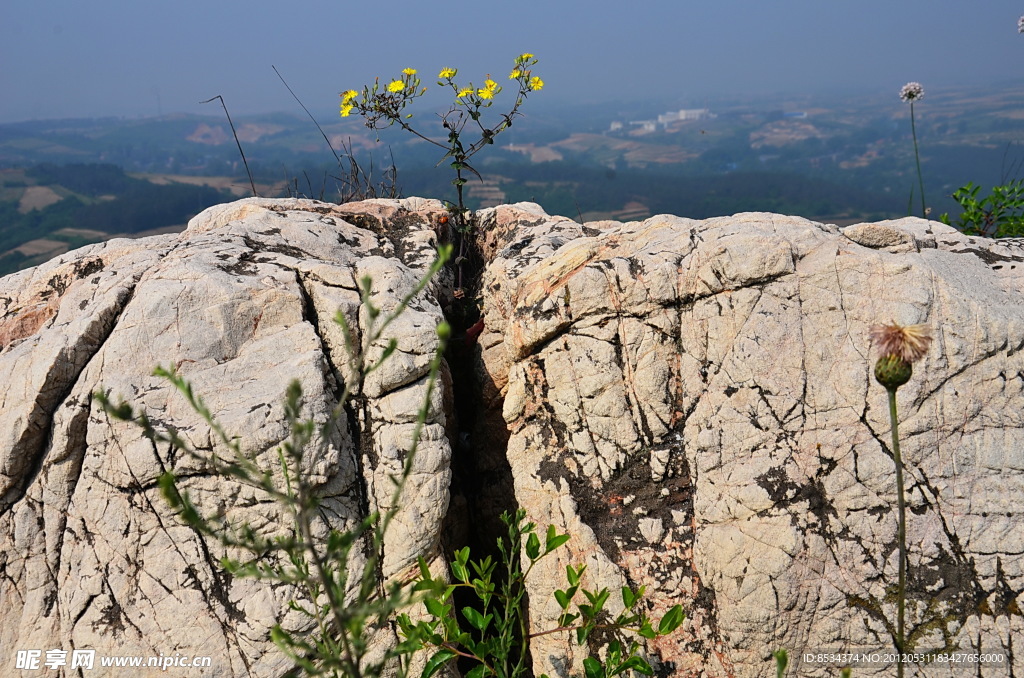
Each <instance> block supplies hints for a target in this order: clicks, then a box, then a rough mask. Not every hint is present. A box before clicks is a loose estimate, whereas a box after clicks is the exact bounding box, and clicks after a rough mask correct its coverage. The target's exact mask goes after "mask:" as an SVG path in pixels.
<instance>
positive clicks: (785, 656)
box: [772, 649, 789, 678]
mask: <svg viewBox="0 0 1024 678" xmlns="http://www.w3.org/2000/svg"><path fill="white" fill-rule="evenodd" d="M772 655H773V656H774V657H775V675H776V676H777V678H782V676H783V674H785V673H786V666H788V665H789V653H788V652H786V651H785V650H784V649H778V650H776V651H775V652H773V653H772Z"/></svg>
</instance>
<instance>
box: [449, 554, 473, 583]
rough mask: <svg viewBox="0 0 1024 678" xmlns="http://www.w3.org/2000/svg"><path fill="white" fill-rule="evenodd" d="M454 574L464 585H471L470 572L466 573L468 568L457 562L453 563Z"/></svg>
mask: <svg viewBox="0 0 1024 678" xmlns="http://www.w3.org/2000/svg"><path fill="white" fill-rule="evenodd" d="M452 574H454V575H455V578H456V579H458V580H459V581H461V582H462V583H463V584H468V583H469V572H466V566H465V565H463V564H462V563H460V562H459V561H457V560H456V561H454V562H453V563H452Z"/></svg>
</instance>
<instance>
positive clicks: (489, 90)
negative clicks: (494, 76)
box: [476, 78, 501, 99]
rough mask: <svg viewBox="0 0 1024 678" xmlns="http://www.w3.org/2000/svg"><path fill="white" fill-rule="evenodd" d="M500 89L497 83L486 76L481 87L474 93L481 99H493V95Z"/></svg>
mask: <svg viewBox="0 0 1024 678" xmlns="http://www.w3.org/2000/svg"><path fill="white" fill-rule="evenodd" d="M500 91H501V88H500V87H498V83H496V82H494V81H493V80H491V79H490V78H487V79H486V80H484V86H483V88H481V89H478V90H477V91H476V93H477V94H478V95H479V96H480V98H481V99H493V98H494V95H495V94H497V93H498V92H500Z"/></svg>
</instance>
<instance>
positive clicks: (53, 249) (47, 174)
mask: <svg viewBox="0 0 1024 678" xmlns="http://www.w3.org/2000/svg"><path fill="white" fill-rule="evenodd" d="M153 179H154V180H147V179H143V178H139V177H135V176H129V175H127V174H125V173H124V171H123V170H122V169H121V168H120V167H117V166H116V165H95V164H73V165H51V164H43V165H36V166H34V167H31V168H26V169H6V170H0V275H6V274H7V273H11V272H13V271H16V270H19V269H21V268H25V267H26V266H32V265H35V264H37V263H41V262H43V261H46V260H47V259H49V258H51V257H53V256H56V255H58V254H61V253H63V252H66V251H68V250H69V249H74V248H76V247H81V246H82V245H85V244H88V243H91V242H100V241H102V240H106V239H108V238H110V237H113V236H115V235H124V236H140V235H148V234H151V233H155V232H167V231H169V230H175V229H182V228H184V226H185V223H186V222H187V221H188V219H190V218H191V217H192V216H194V215H196V214H198V213H199V212H201V211H202V210H204V209H206V208H207V207H209V206H210V205H215V204H217V203H220V202H224V201H225V200H231V199H234V198H235V197H237V195H236V194H234V193H232V192H231V191H229V190H225V189H223V188H215V187H213V186H210V185H194V184H189V183H183V182H174V181H170V180H161V179H160V178H159V177H153Z"/></svg>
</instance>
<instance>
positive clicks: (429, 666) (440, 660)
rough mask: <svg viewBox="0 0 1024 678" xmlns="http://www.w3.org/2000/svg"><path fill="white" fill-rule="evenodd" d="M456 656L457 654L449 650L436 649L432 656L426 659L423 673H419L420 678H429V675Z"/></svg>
mask: <svg viewBox="0 0 1024 678" xmlns="http://www.w3.org/2000/svg"><path fill="white" fill-rule="evenodd" d="M456 656H458V655H456V654H455V653H454V652H452V651H451V650H438V652H437V653H436V654H435V655H434V656H433V657H431V658H430V659H428V660H427V663H426V666H424V667H423V673H421V674H420V678H430V676H432V675H434V674H435V673H437V672H438V671H439V670H440V669H441V668H442V667H443V666H444V665H445V664H447V663H448V662H449V661H450V660H452V659H454V658H455V657H456Z"/></svg>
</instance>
